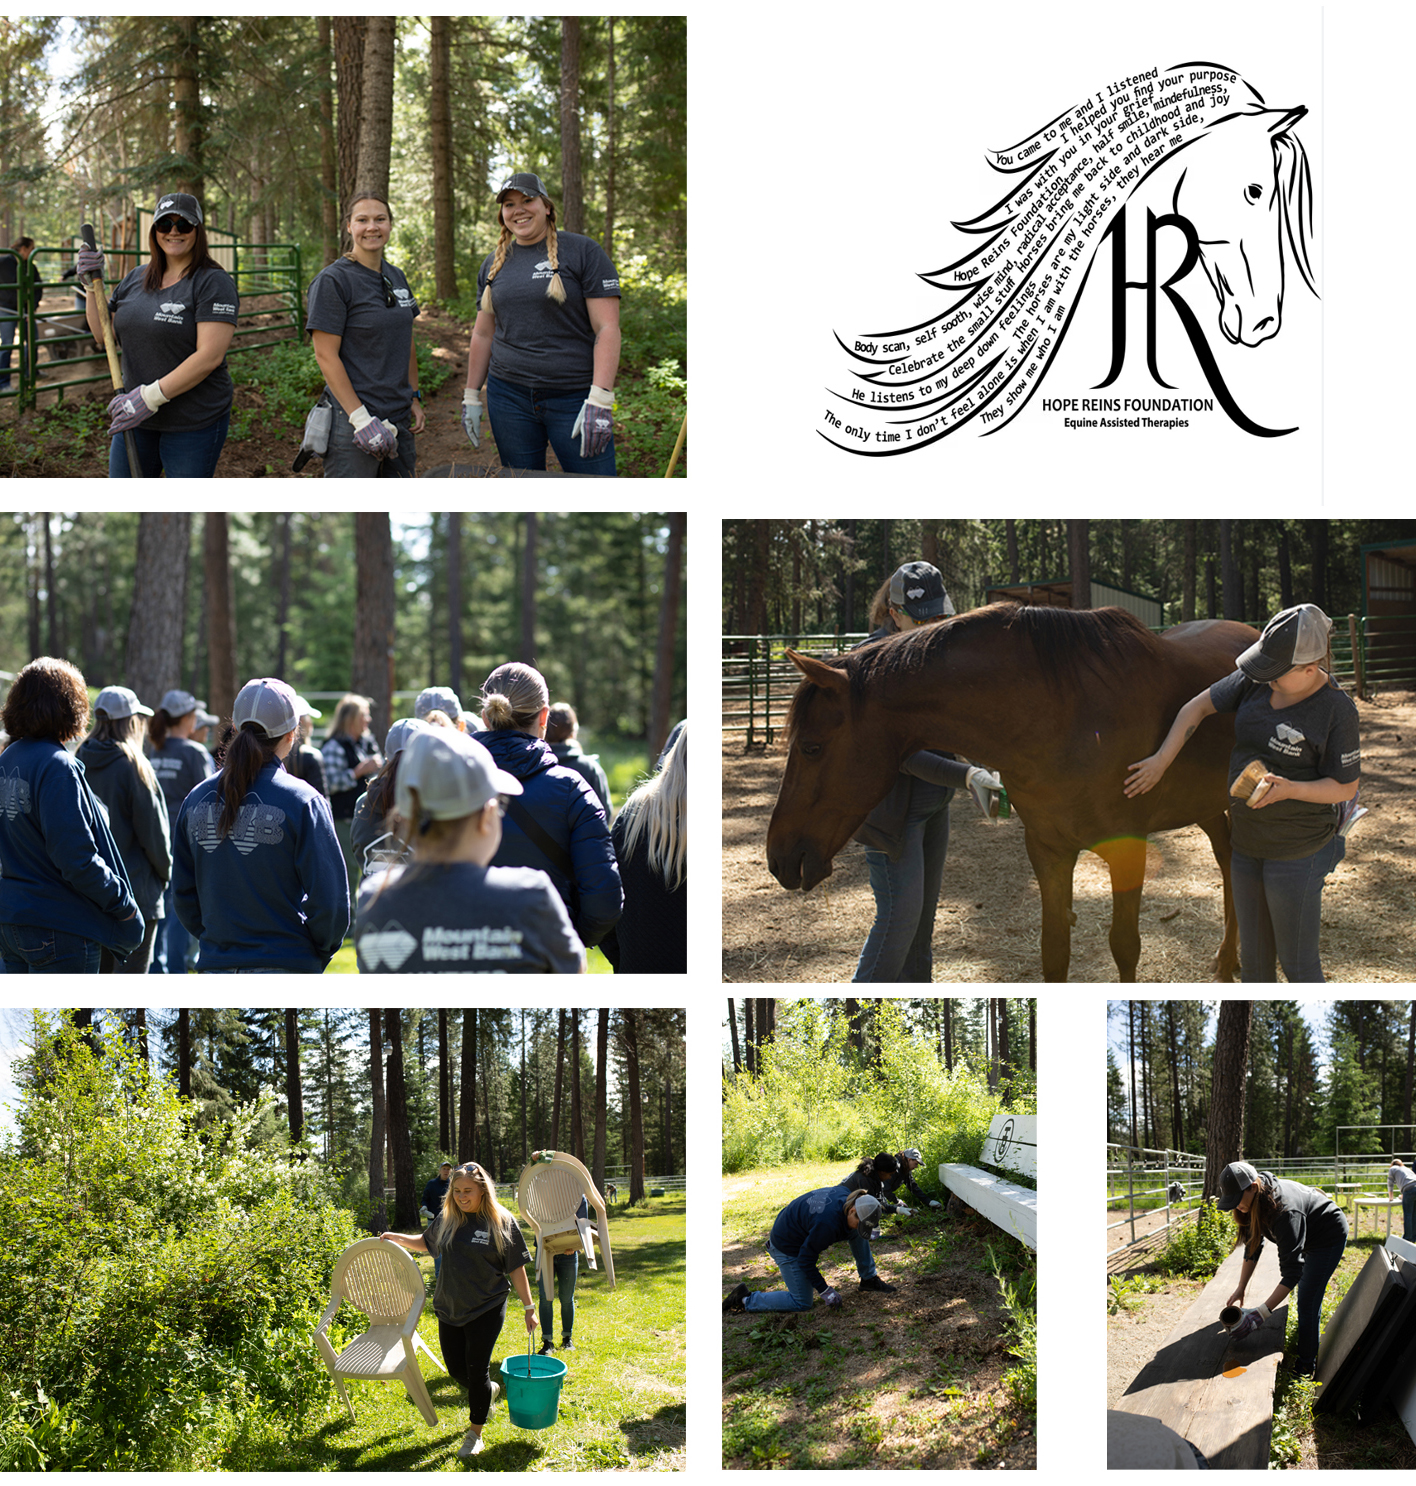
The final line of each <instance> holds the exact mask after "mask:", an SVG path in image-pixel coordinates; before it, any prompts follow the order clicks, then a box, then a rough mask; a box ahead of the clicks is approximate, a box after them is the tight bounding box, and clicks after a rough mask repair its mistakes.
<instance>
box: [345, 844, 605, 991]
mask: <svg viewBox="0 0 1416 1486" xmlns="http://www.w3.org/2000/svg"><path fill="white" fill-rule="evenodd" d="M354 947H355V951H356V954H357V957H358V961H359V970H360V972H361V973H362V974H365V975H368V974H370V973H374V972H379V971H384V972H400V971H401V972H403V973H404V974H413V975H417V974H427V973H429V972H432V971H454V972H456V971H462V972H468V971H471V972H473V973H475V974H478V975H509V974H510V975H517V974H519V975H546V974H560V975H574V974H576V973H577V972H578V971H579V969H580V957H581V953H582V950H581V945H580V940H579V938H578V937H577V936H576V933H575V930H574V929H573V928H571V925H570V918H569V916H568V915H567V913H566V911H565V904H564V903H562V902H561V898H560V894H559V893H557V892H556V890H555V887H554V886H553V884H552V882H551V879H550V878H549V877H547V876H546V874H545V873H544V872H542V871H539V870H538V869H537V868H535V867H479V866H477V865H476V864H475V863H473V862H450V863H447V864H446V865H440V866H432V867H424V868H417V867H393V868H390V869H389V871H388V872H387V873H381V874H379V875H378V876H374V877H366V878H365V879H364V885H363V886H362V887H361V888H360V890H359V920H358V927H357V928H356V930H355V932H354Z"/></svg>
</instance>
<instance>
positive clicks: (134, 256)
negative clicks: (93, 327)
mask: <svg viewBox="0 0 1416 1486" xmlns="http://www.w3.org/2000/svg"><path fill="white" fill-rule="evenodd" d="M74 252H75V249H74V247H73V246H66V247H53V248H45V247H36V248H34V249H33V251H32V252H31V253H30V255H29V257H28V258H27V259H26V258H21V257H19V255H18V254H16V253H13V252H11V251H10V250H9V249H4V250H0V257H6V258H13V259H15V260H16V264H17V274H16V295H17V301H18V306H19V309H18V317H19V318H18V324H17V325H16V327H15V328H16V332H17V334H16V337H15V345H14V346H13V347H12V348H11V354H10V386H9V387H8V388H6V389H3V390H0V398H7V397H13V398H15V399H16V400H17V401H18V402H19V405H20V407H21V409H29V408H33V407H34V406H35V402H36V398H37V396H38V393H39V392H40V391H41V390H42V391H45V392H56V393H57V394H58V396H59V399H60V401H61V402H62V401H63V398H64V394H65V392H66V391H67V390H68V389H70V388H72V387H86V386H89V385H91V384H92V383H95V382H101V383H103V384H104V385H105V386H108V385H110V381H109V373H108V360H107V357H106V356H105V354H104V353H103V352H102V351H95V350H94V349H93V337H92V335H91V334H90V333H89V330H88V326H87V324H86V323H85V321H84V308H83V302H82V301H83V295H84V290H83V289H82V288H81V287H77V286H76V287H75V289H74V290H73V291H72V292H73V293H74V296H75V300H76V303H75V306H74V307H73V308H63V309H50V310H37V309H36V308H35V305H34V297H35V296H34V290H35V287H36V285H42V286H43V287H44V288H45V289H47V290H49V291H50V292H51V293H53V291H54V290H55V288H56V287H61V286H63V285H64V283H65V281H64V280H63V279H62V278H61V274H62V272H63V268H64V267H66V266H68V264H69V263H71V262H72V261H73V256H74ZM104 257H105V258H106V259H107V263H108V266H109V268H110V270H111V271H112V277H110V278H109V279H108V280H106V282H107V284H108V286H109V287H110V288H112V287H113V286H114V285H116V284H117V283H118V282H119V281H120V280H121V279H122V278H123V276H124V274H126V273H127V272H128V271H129V270H130V269H131V268H133V267H135V266H136V265H137V264H138V263H141V262H144V261H145V260H146V258H147V254H146V252H140V251H139V250H138V249H136V248H105V249H104ZM220 257H221V258H222V259H229V266H228V264H226V263H223V266H224V267H227V271H228V272H229V273H230V274H231V277H232V278H233V279H234V280H235V282H236V291H237V293H238V294H239V295H240V297H241V309H240V312H239V313H238V315H237V326H236V332H235V334H234V335H233V336H232V340H231V347H230V350H228V351H227V353H226V354H227V355H228V356H235V355H239V354H240V353H241V352H243V351H259V350H263V349H265V348H266V347H269V346H274V345H277V344H279V343H280V342H282V341H288V340H294V341H300V340H301V339H303V334H304V317H303V314H302V309H303V304H304V287H305V281H304V269H303V264H302V260H301V255H300V248H299V245H298V244H296V243H235V242H233V243H230V244H224V243H223V244H222V252H221V254H220ZM46 268H48V269H49V270H50V271H49V273H48V274H46V273H45V269H46ZM75 283H76V284H77V281H75ZM66 292H67V291H66ZM257 300H263V301H265V303H263V304H260V305H257V304H256V303H255V302H256V301H257ZM272 300H273V301H274V302H273V303H272ZM46 348H47V350H48V353H49V359H48V361H46V363H45V365H46V366H52V365H54V364H55V363H56V362H63V364H64V368H65V372H66V373H68V372H70V371H71V370H72V372H73V373H75V374H74V375H67V374H66V375H64V376H62V377H60V378H59V379H57V380H55V379H53V378H45V379H43V380H41V379H40V377H39V374H38V372H39V362H38V356H37V352H38V351H39V350H43V349H46Z"/></svg>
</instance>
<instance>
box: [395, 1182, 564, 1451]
mask: <svg viewBox="0 0 1416 1486" xmlns="http://www.w3.org/2000/svg"><path fill="white" fill-rule="evenodd" d="M379 1236H380V1238H386V1239H388V1240H389V1241H390V1242H391V1243H396V1244H400V1245H401V1246H402V1247H403V1248H405V1249H408V1250H410V1251H411V1252H412V1253H415V1254H436V1255H438V1256H439V1257H440V1258H441V1259H442V1263H441V1265H439V1267H438V1278H437V1286H436V1288H435V1289H434V1291H433V1312H434V1314H435V1315H436V1316H437V1318H438V1342H439V1344H440V1345H441V1347H442V1354H443V1361H444V1362H445V1363H446V1364H447V1370H448V1372H449V1373H450V1374H451V1375H452V1377H453V1378H455V1379H456V1380H457V1382H458V1383H460V1384H461V1385H462V1386H463V1387H464V1388H465V1389H466V1390H467V1406H468V1412H469V1414H470V1415H471V1426H472V1427H471V1428H470V1429H469V1430H468V1431H467V1433H466V1434H465V1435H464V1436H463V1438H462V1444H461V1445H460V1446H459V1447H458V1451H457V1458H458V1459H459V1460H470V1459H471V1458H472V1457H473V1456H474V1455H480V1454H481V1453H482V1427H483V1425H485V1424H486V1422H487V1415H488V1414H489V1413H490V1412H491V1407H492V1403H493V1402H494V1400H495V1399H496V1396H497V1394H498V1393H499V1392H501V1387H500V1385H499V1384H497V1383H494V1382H492V1377H491V1371H490V1364H491V1360H492V1348H493V1347H494V1346H496V1343H497V1338H498V1337H499V1336H500V1335H501V1329H502V1325H503V1323H504V1322H505V1320H506V1302H507V1296H508V1295H509V1294H510V1293H511V1291H512V1290H513V1289H515V1291H516V1293H517V1295H518V1296H519V1297H520V1300H521V1305H522V1309H523V1311H524V1313H525V1319H526V1333H527V1335H528V1337H534V1336H535V1334H536V1306H535V1303H534V1302H533V1301H532V1299H531V1282H530V1281H529V1280H528V1279H527V1278H526V1266H527V1265H528V1264H529V1263H530V1262H531V1253H530V1250H528V1249H527V1247H526V1240H525V1238H524V1237H523V1236H522V1233H521V1229H520V1227H519V1226H518V1225H517V1222H516V1219H515V1217H514V1216H513V1215H512V1214H511V1213H509V1212H508V1211H507V1210H506V1208H504V1207H503V1206H502V1205H501V1203H499V1202H498V1201H497V1193H496V1188H495V1187H494V1186H493V1185H492V1179H491V1178H490V1177H489V1176H488V1175H487V1173H486V1172H485V1171H483V1170H482V1168H481V1167H480V1166H478V1165H477V1163H476V1162H475V1161H470V1162H468V1163H467V1164H466V1165H464V1166H459V1167H458V1168H457V1169H456V1170H455V1171H454V1172H453V1173H452V1185H451V1186H450V1187H449V1188H448V1189H447V1195H446V1196H445V1197H444V1198H443V1205H442V1212H441V1213H440V1214H439V1215H438V1217H437V1218H436V1219H435V1220H434V1221H433V1222H432V1223H430V1224H429V1225H428V1227H427V1228H426V1229H425V1230H424V1231H423V1232H422V1233H414V1234H407V1233H382V1234H380V1235H379Z"/></svg>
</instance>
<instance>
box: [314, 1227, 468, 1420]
mask: <svg viewBox="0 0 1416 1486" xmlns="http://www.w3.org/2000/svg"><path fill="white" fill-rule="evenodd" d="M329 1289H330V1301H329V1306H328V1308H327V1309H326V1311H325V1313H324V1315H322V1316H321V1317H320V1321H319V1325H318V1326H316V1327H315V1346H316V1347H317V1348H318V1349H319V1353H320V1356H321V1357H322V1358H324V1364H325V1366H326V1367H327V1368H328V1369H329V1371H330V1375H331V1376H332V1377H333V1378H334V1385H335V1387H336V1388H338V1389H339V1396H340V1397H341V1398H342V1399H343V1400H344V1407H345V1408H346V1409H348V1410H349V1417H350V1419H353V1417H354V1406H353V1405H352V1404H351V1403H350V1402H349V1395H348V1394H347V1393H346V1392H345V1391H344V1379H345V1378H361V1379H363V1380H364V1381H366V1382H371V1383H392V1382H394V1381H395V1380H398V1381H400V1382H402V1384H403V1386H404V1388H405V1389H406V1390H407V1392H408V1397H409V1398H410V1399H412V1401H413V1402H414V1403H415V1404H416V1405H417V1408H418V1412H419V1413H420V1414H422V1416H423V1418H424V1419H425V1420H426V1421H427V1422H428V1423H429V1424H436V1423H437V1422H438V1415H437V1410H436V1409H434V1408H433V1401H432V1399H431V1398H429V1396H428V1386H427V1384H426V1383H424V1381H423V1374H422V1373H421V1372H420V1371H419V1370H418V1349H419V1348H420V1347H421V1348H422V1350H423V1351H424V1352H425V1353H426V1354H427V1355H428V1357H429V1358H431V1359H432V1362H433V1364H434V1366H436V1367H438V1368H442V1367H443V1364H442V1363H441V1362H440V1361H439V1360H438V1358H437V1357H435V1356H433V1353H432V1351H431V1350H430V1349H429V1347H428V1344H427V1343H426V1342H425V1341H424V1340H423V1338H422V1337H421V1336H419V1335H418V1318H419V1317H420V1316H421V1315H422V1313H423V1301H424V1299H425V1298H426V1295H427V1290H426V1287H425V1286H424V1284H423V1272H422V1270H420V1269H419V1268H418V1263H417V1261H416V1260H415V1259H414V1258H413V1256H412V1255H411V1254H410V1253H408V1252H407V1251H406V1250H405V1249H402V1248H400V1247H399V1246H398V1245H397V1244H395V1243H389V1242H388V1241H387V1240H385V1239H382V1238H363V1239H360V1240H359V1242H358V1243H354V1244H350V1246H349V1247H348V1248H347V1249H345V1251H344V1252H343V1253H342V1254H341V1255H340V1256H339V1262H338V1263H337V1264H336V1265H335V1266H334V1277H333V1279H332V1280H331V1281H330V1287H329ZM343 1300H347V1301H348V1302H349V1304H350V1305H352V1306H353V1307H354V1308H355V1310H359V1311H362V1312H363V1313H364V1314H365V1315H366V1316H367V1317H368V1318H369V1322H370V1325H369V1329H368V1330H367V1331H366V1332H364V1334H363V1335H362V1336H356V1337H355V1338H354V1340H353V1341H352V1342H350V1343H349V1345H348V1346H346V1347H345V1349H344V1350H343V1351H342V1352H341V1353H340V1354H339V1355H338V1356H337V1357H336V1356H335V1353H334V1348H333V1347H332V1346H331V1345H330V1342H329V1338H328V1337H327V1336H326V1335H325V1332H326V1329H327V1328H328V1326H329V1323H330V1322H331V1321H332V1320H333V1319H334V1313H335V1312H336V1311H337V1310H338V1309H339V1305H340V1302H341V1301H343ZM443 1370H444V1371H446V1369H445V1368H444V1369H443Z"/></svg>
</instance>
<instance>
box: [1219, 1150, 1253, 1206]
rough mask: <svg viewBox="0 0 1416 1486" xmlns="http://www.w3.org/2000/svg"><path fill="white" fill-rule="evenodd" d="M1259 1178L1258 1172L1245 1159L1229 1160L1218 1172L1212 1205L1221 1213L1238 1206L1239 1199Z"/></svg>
mask: <svg viewBox="0 0 1416 1486" xmlns="http://www.w3.org/2000/svg"><path fill="white" fill-rule="evenodd" d="M1258 1179H1259V1174H1258V1172H1257V1171H1255V1170H1254V1168H1253V1167H1252V1166H1250V1165H1249V1163H1248V1162H1247V1161H1231V1162H1230V1163H1229V1165H1228V1166H1226V1167H1225V1168H1224V1170H1223V1171H1221V1172H1220V1174H1219V1191H1218V1192H1217V1193H1216V1194H1215V1199H1214V1205H1215V1206H1216V1207H1217V1208H1218V1209H1219V1210H1220V1212H1222V1213H1227V1212H1230V1211H1231V1210H1232V1209H1234V1208H1236V1207H1238V1206H1239V1202H1240V1199H1241V1198H1242V1197H1243V1196H1244V1193H1245V1192H1247V1191H1248V1190H1249V1188H1250V1187H1252V1186H1253V1185H1254V1183H1255V1182H1256V1181H1258Z"/></svg>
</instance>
